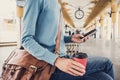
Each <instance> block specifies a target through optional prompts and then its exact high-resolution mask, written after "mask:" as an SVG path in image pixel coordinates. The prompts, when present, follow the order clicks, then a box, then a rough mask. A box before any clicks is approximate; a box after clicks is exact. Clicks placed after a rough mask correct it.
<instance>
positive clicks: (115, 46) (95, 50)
mask: <svg viewBox="0 0 120 80" xmlns="http://www.w3.org/2000/svg"><path fill="white" fill-rule="evenodd" d="M80 45H81V46H80V48H79V49H80V51H82V52H86V53H88V55H93V56H105V57H108V58H109V59H111V60H112V61H113V64H114V69H115V80H120V42H119V41H118V42H114V41H105V40H100V39H97V40H93V39H92V40H88V41H87V42H86V43H82V44H80ZM13 49H15V46H11V47H0V72H1V65H2V63H3V61H4V59H5V58H6V57H7V56H8V55H9V53H10V52H11V51H12V50H13Z"/></svg>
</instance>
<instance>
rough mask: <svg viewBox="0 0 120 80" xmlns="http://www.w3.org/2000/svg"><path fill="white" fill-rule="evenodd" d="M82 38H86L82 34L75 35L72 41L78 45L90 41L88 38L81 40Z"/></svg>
mask: <svg viewBox="0 0 120 80" xmlns="http://www.w3.org/2000/svg"><path fill="white" fill-rule="evenodd" d="M80 37H84V36H83V35H82V34H74V35H72V36H71V41H73V42H76V43H82V42H85V41H86V40H87V39H88V37H85V38H83V39H80Z"/></svg>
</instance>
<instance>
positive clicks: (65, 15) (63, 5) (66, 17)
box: [59, 0, 75, 28]
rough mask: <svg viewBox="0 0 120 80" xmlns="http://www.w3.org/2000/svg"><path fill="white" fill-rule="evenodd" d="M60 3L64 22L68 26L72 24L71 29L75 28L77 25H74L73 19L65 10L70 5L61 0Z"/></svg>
mask: <svg viewBox="0 0 120 80" xmlns="http://www.w3.org/2000/svg"><path fill="white" fill-rule="evenodd" d="M59 3H60V5H61V10H62V13H63V17H64V20H65V21H66V22H67V23H68V24H70V25H71V27H74V28H75V24H74V23H73V22H74V21H73V20H72V18H71V17H70V15H69V13H68V12H67V9H66V8H65V5H67V4H68V3H62V1H61V0H59Z"/></svg>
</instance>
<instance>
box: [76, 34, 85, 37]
mask: <svg viewBox="0 0 120 80" xmlns="http://www.w3.org/2000/svg"><path fill="white" fill-rule="evenodd" d="M75 36H76V37H84V36H83V35H82V34H75Z"/></svg>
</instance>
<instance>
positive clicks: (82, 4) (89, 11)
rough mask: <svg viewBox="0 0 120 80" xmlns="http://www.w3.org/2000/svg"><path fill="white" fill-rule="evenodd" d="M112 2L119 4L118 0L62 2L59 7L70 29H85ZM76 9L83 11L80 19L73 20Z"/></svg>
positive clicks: (63, 0)
mask: <svg viewBox="0 0 120 80" xmlns="http://www.w3.org/2000/svg"><path fill="white" fill-rule="evenodd" d="M113 1H115V2H120V0H62V1H61V5H62V8H63V9H64V10H63V14H64V18H65V21H66V22H67V23H68V24H70V25H71V26H72V27H86V26H87V25H88V24H89V23H90V22H91V21H92V20H93V19H95V18H96V17H97V16H98V15H99V14H100V13H101V12H102V11H103V10H104V9H105V8H106V7H107V6H108V5H110V3H111V2H113ZM119 4H120V3H119ZM78 8H80V9H81V10H82V11H84V17H83V18H82V19H76V18H75V11H76V10H78ZM66 15H68V16H66Z"/></svg>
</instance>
